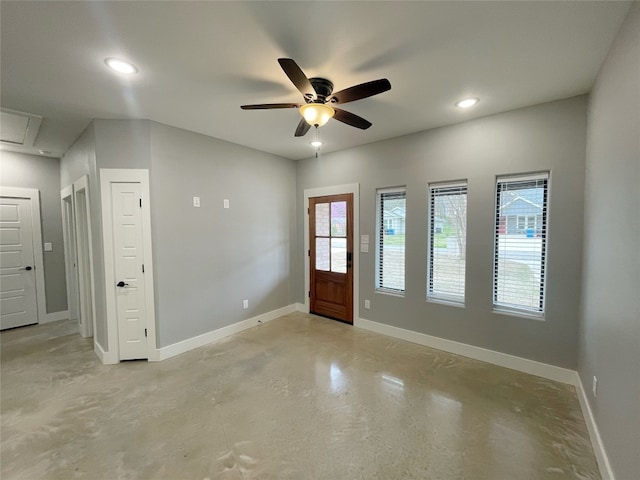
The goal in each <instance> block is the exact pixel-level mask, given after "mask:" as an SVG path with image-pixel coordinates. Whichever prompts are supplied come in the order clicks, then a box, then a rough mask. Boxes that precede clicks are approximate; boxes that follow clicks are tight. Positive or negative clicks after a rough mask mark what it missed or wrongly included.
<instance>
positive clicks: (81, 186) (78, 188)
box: [73, 175, 96, 337]
mask: <svg viewBox="0 0 640 480" xmlns="http://www.w3.org/2000/svg"><path fill="white" fill-rule="evenodd" d="M83 192H84V193H83ZM79 194H83V195H84V204H85V208H84V212H81V213H82V214H83V217H82V218H83V219H84V220H83V221H84V222H86V225H85V228H86V231H87V236H86V239H83V238H81V232H80V231H79V230H80V229H79V226H80V225H79V220H78V212H77V209H78V208H79V207H78V195H79ZM73 208H74V219H75V222H76V225H75V232H76V249H77V250H78V251H79V247H80V244H81V242H82V243H83V244H84V243H85V241H86V243H87V245H85V246H84V248H86V249H87V257H88V264H87V265H85V264H84V259H82V261H80V258H79V255H78V254H76V259H77V262H78V272H79V274H80V275H79V276H78V277H79V278H78V287H79V293H80V315H81V318H82V326H83V331H82V332H81V333H82V336H83V337H92V336H93V335H94V332H95V331H96V293H95V292H96V287H95V281H94V278H93V272H94V271H95V270H94V268H93V241H92V237H91V204H90V203H89V177H88V176H87V175H84V176H83V177H81V178H79V179H78V180H76V181H75V182H73ZM85 269H86V270H87V271H86V272H84V270H85ZM84 273H86V275H84ZM81 276H85V277H86V278H88V279H89V292H85V291H84V289H85V288H86V285H82V282H81V279H80V277H81ZM85 293H88V296H89V298H90V301H89V303H90V304H91V313H90V315H89V317H90V318H89V319H86V318H84V316H85V315H86V311H87V310H86V306H83V297H84V298H86V295H83V294H85ZM83 308H84V311H83Z"/></svg>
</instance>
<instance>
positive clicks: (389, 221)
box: [376, 188, 407, 295]
mask: <svg viewBox="0 0 640 480" xmlns="http://www.w3.org/2000/svg"><path fill="white" fill-rule="evenodd" d="M376 198H377V202H376V203H377V208H378V212H377V225H378V228H377V231H378V232H377V252H376V290H378V291H382V292H387V293H396V294H400V295H402V294H404V237H405V217H406V212H407V192H406V190H405V189H404V188H387V189H381V190H378V192H377V197H376Z"/></svg>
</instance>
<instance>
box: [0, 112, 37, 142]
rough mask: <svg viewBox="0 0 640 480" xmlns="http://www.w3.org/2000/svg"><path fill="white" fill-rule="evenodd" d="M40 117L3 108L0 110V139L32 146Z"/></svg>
mask: <svg viewBox="0 0 640 480" xmlns="http://www.w3.org/2000/svg"><path fill="white" fill-rule="evenodd" d="M41 124H42V117H40V116H38V115H31V114H29V113H23V112H18V111H15V110H9V109H5V108H3V109H2V110H1V111H0V141H1V142H3V143H8V144H11V145H23V146H25V147H33V145H34V144H35V141H36V137H37V136H38V131H39V130H40V125H41Z"/></svg>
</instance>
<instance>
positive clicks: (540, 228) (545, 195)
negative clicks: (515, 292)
mask: <svg viewBox="0 0 640 480" xmlns="http://www.w3.org/2000/svg"><path fill="white" fill-rule="evenodd" d="M540 182H541V184H540ZM506 184H510V186H512V187H513V186H517V184H520V185H521V187H522V188H511V189H509V188H501V185H506ZM527 184H530V185H531V188H542V189H543V190H542V205H541V215H540V217H541V218H540V220H538V218H537V217H535V220H534V222H535V227H534V229H533V230H534V232H535V234H536V235H537V234H538V233H539V236H540V239H541V247H540V257H539V259H540V280H539V292H540V293H539V295H538V306H537V307H530V306H526V305H522V304H515V303H507V302H500V301H498V296H499V292H498V287H499V263H498V262H499V259H500V235H501V233H500V228H501V226H503V227H504V229H505V233H504V235H507V233H506V232H507V231H508V221H507V219H506V217H505V218H504V221H503V222H501V214H500V210H501V208H500V203H501V194H502V193H503V192H505V191H515V190H524V189H526V188H524V187H525V186H526V185H527ZM539 184H540V185H539ZM550 191H551V172H550V171H542V172H534V173H525V174H514V175H499V176H496V180H495V187H494V193H495V200H494V208H495V210H494V215H495V216H494V225H493V228H494V234H493V236H494V241H493V245H494V254H493V286H492V289H493V292H492V305H493V312H495V313H501V314H508V315H516V316H523V317H529V318H534V319H536V320H544V319H545V313H546V294H547V277H548V270H547V266H548V245H549V198H550ZM523 217H524V219H525V232H526V230H527V228H526V226H527V225H526V224H527V220H528V218H529V216H528V215H523ZM516 223H517V222H516ZM516 229H517V225H516ZM525 235H526V233H525Z"/></svg>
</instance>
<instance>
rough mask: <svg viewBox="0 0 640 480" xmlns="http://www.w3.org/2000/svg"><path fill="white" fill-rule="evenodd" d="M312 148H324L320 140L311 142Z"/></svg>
mask: <svg viewBox="0 0 640 480" xmlns="http://www.w3.org/2000/svg"><path fill="white" fill-rule="evenodd" d="M311 146H312V147H315V148H319V147H321V146H322V142H321V141H320V140H314V141H313V142H311Z"/></svg>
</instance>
